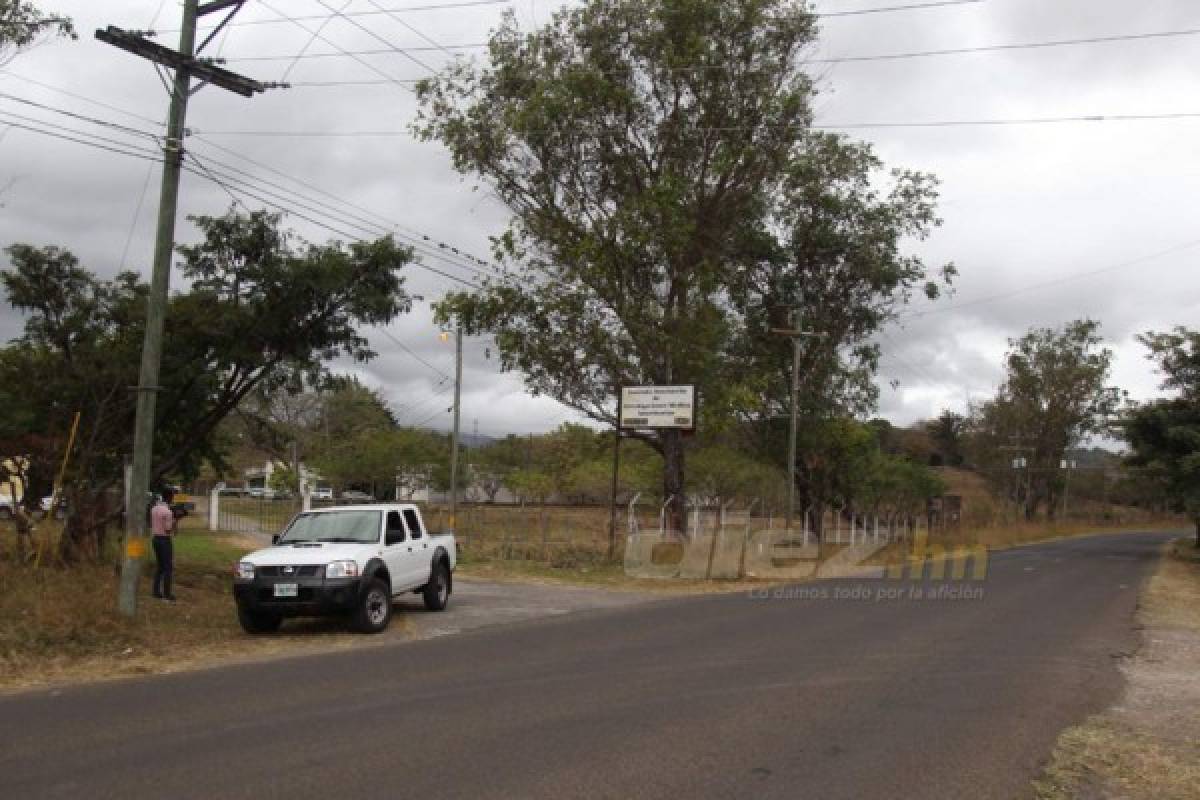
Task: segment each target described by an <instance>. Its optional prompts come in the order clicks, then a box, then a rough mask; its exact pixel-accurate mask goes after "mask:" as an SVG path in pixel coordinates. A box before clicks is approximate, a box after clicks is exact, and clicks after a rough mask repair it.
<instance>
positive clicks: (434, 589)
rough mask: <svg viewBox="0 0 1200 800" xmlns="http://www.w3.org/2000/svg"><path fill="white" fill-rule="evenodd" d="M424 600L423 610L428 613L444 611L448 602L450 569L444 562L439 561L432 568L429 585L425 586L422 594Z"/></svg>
mask: <svg viewBox="0 0 1200 800" xmlns="http://www.w3.org/2000/svg"><path fill="white" fill-rule="evenodd" d="M422 595H424V598H425V608H426V609H427V610H429V611H444V610H445V609H446V604H447V603H449V602H450V568H449V567H447V566H446V562H445V561H443V560H441V559H439V560H438V562H437V563H436V564H434V566H433V573H432V574H431V575H430V576H429V583H427V584H425V589H424V591H423V592H422Z"/></svg>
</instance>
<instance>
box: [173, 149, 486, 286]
mask: <svg viewBox="0 0 1200 800" xmlns="http://www.w3.org/2000/svg"><path fill="white" fill-rule="evenodd" d="M192 138H193V139H194V140H198V141H200V142H203V143H204V144H205V145H206V146H209V147H212V148H215V149H217V150H219V151H221V152H222V153H224V154H226V155H228V156H230V157H233V158H237V159H239V160H241V161H244V162H246V163H247V164H250V165H252V166H255V167H258V168H259V169H262V170H265V171H267V172H269V173H271V174H272V175H275V176H277V177H279V178H282V179H284V180H287V181H291V182H292V183H295V184H297V185H298V186H301V187H303V188H305V189H307V190H309V191H310V192H314V193H316V194H318V195H321V196H323V197H326V198H329V199H330V200H333V201H334V202H336V203H338V204H340V205H343V206H346V207H347V208H350V209H353V210H354V211H357V212H359V213H360V214H363V215H365V216H367V217H373V218H374V219H375V220H377V221H378V222H379V223H381V224H382V225H384V226H386V227H387V228H388V230H390V231H392V232H394V233H395V234H396V235H397V236H399V237H401V238H403V239H405V240H407V241H410V242H412V243H413V244H414V245H415V246H427V247H432V248H436V249H437V250H440V251H443V252H445V251H449V252H450V253H451V254H452V255H454V256H456V257H458V258H461V259H463V260H465V261H468V262H470V263H472V264H474V265H475V266H478V267H483V268H484V269H485V270H487V271H490V272H491V273H493V274H494V275H495V276H497V277H503V273H504V270H503V269H501V268H500V267H498V266H496V265H495V264H492V263H491V262H489V261H486V260H485V259H482V258H479V257H478V256H475V255H473V254H471V253H469V252H466V251H465V250H463V249H461V248H459V247H456V246H454V245H451V244H448V243H446V242H443V241H441V240H439V239H437V238H436V237H433V236H430V235H429V234H427V233H423V232H422V231H419V230H417V229H415V228H412V227H410V226H407V225H402V224H400V223H398V222H395V221H394V220H391V219H388V218H387V217H385V216H384V215H382V214H379V213H377V212H375V211H372V210H370V209H368V208H365V207H364V206H361V205H359V204H357V203H354V202H352V201H350V200H347V199H346V198H344V197H340V196H338V195H336V194H333V193H332V192H329V191H328V190H326V189H322V188H321V187H319V186H317V185H316V184H313V183H311V182H308V181H305V180H303V179H301V178H297V177H296V176H294V175H289V174H287V173H285V172H283V171H281V170H278V169H276V168H274V167H272V166H270V165H269V164H265V163H263V162H261V161H257V160H255V159H253V158H250V157H249V156H247V155H245V154H243V153H240V152H238V151H237V150H233V149H232V148H228V147H225V146H223V145H221V144H219V143H217V142H214V141H211V140H209V139H206V138H204V136H202V135H199V134H193V136H192ZM210 159H211V156H210ZM229 168H230V169H232V167H229ZM260 180H261V179H260ZM293 191H294V190H293ZM406 231H407V233H406ZM442 257H443V258H444V256H442Z"/></svg>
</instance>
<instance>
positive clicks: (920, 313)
mask: <svg viewBox="0 0 1200 800" xmlns="http://www.w3.org/2000/svg"><path fill="white" fill-rule="evenodd" d="M1196 247H1200V239H1194V240H1192V241H1190V242H1183V243H1182V244H1177V245H1175V246H1173V247H1168V248H1167V249H1166V250H1160V251H1158V252H1156V253H1150V254H1149V255H1144V256H1139V257H1137V258H1134V259H1131V260H1129V261H1122V262H1120V263H1119V264H1111V265H1109V266H1107V267H1101V268H1099V269H1093V270H1088V271H1087V272H1077V273H1075V274H1073V275H1067V276H1064V277H1062V278H1055V279H1054V280H1049V281H1042V282H1040V283H1034V284H1030V285H1028V286H1022V287H1020V288H1019V289H1012V290H1011V291H1007V292H1000V293H998V294H994V295H990V296H987V297H978V298H975V299H974V300H967V301H966V302H962V303H951V304H948V305H944V306H938V307H935V308H928V309H920V310H915V311H902V312H900V313H899V314H897V316H898V317H901V318H910V319H912V318H918V317H927V316H930V315H933V314H944V313H947V312H949V311H957V310H959V309H962V308H970V307H971V306H978V305H983V304H985V303H994V302H996V301H997V300H1007V299H1008V298H1010V297H1015V296H1017V295H1020V294H1024V293H1026V292H1033V291H1037V290H1038V289H1045V288H1048V287H1051V286H1059V285H1061V284H1064V283H1071V282H1072V281H1077V280H1082V279H1084V278H1091V277H1094V276H1096V275H1102V274H1104V273H1106V272H1115V271H1117V270H1119V269H1125V268H1126V267H1132V266H1136V265H1138V264H1143V263H1145V262H1147V261H1156V260H1157V259H1160V258H1163V257H1164V256H1169V255H1174V254H1175V253H1179V252H1183V251H1185V250H1191V249H1193V248H1196Z"/></svg>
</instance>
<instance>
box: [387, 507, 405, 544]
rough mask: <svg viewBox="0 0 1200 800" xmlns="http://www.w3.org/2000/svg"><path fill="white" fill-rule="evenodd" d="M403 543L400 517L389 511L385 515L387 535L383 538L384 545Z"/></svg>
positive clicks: (402, 528)
mask: <svg viewBox="0 0 1200 800" xmlns="http://www.w3.org/2000/svg"><path fill="white" fill-rule="evenodd" d="M403 541H404V524H403V523H402V522H400V515H399V514H397V513H396V512H395V511H389V512H388V515H387V534H386V537H385V538H384V543H385V544H399V543H400V542H403Z"/></svg>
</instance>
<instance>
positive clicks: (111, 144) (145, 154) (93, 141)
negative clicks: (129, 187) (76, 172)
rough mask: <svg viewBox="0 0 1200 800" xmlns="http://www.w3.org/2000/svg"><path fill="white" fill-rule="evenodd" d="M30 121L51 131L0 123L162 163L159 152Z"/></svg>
mask: <svg viewBox="0 0 1200 800" xmlns="http://www.w3.org/2000/svg"><path fill="white" fill-rule="evenodd" d="M3 116H12V117H16V118H17V119H29V118H22V117H17V115H14V114H10V113H9V112H7V111H0V117H3ZM31 121H32V122H37V123H39V124H41V125H48V126H50V127H51V130H46V129H45V128H38V127H34V126H33V125H30V124H27V123H23V122H12V121H11V120H0V122H3V123H4V124H5V125H10V126H11V127H13V128H18V129H20V130H26V131H31V132H33V133H41V134H44V135H46V136H51V137H54V138H56V139H62V140H64V141H68V142H76V143H78V144H83V145H87V146H89V147H95V148H97V149H100V150H108V151H110V152H113V153H120V154H121V155H127V156H133V157H134V158H141V159H143V160H146V161H159V162H161V161H162V154H161V153H160V152H156V151H153V150H145V149H139V148H138V147H136V146H135V145H133V144H131V143H128V142H122V141H119V140H116V139H110V138H108V137H105V136H99V135H97V134H94V133H90V132H88V131H80V130H76V129H74V128H67V127H65V126H62V125H52V124H51V123H47V122H43V121H41V120H31ZM53 128H57V129H58V130H53ZM63 131H66V132H67V133H64V132H63ZM70 134H74V135H70ZM81 136H83V137H89V138H88V139H81V138H79V137H81Z"/></svg>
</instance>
